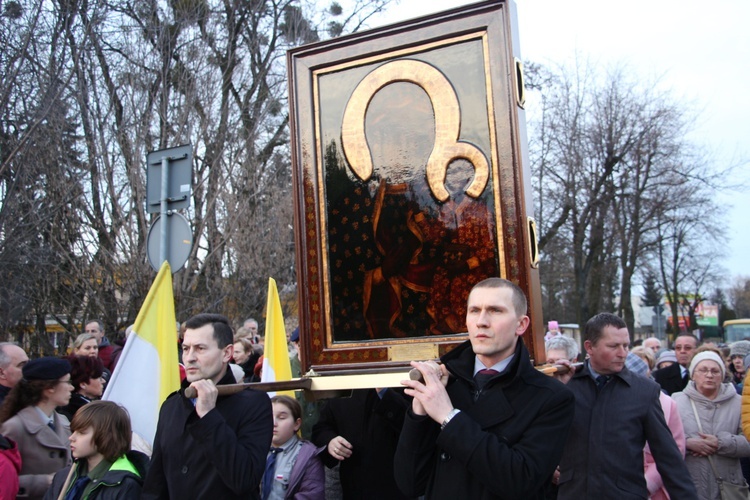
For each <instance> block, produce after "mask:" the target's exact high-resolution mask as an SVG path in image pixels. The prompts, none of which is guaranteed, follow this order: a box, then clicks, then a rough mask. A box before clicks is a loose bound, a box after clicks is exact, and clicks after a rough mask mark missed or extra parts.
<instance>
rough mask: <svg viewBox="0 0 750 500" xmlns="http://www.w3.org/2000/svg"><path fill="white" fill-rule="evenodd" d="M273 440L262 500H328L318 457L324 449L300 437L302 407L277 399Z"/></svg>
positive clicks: (278, 397)
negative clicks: (326, 499)
mask: <svg viewBox="0 0 750 500" xmlns="http://www.w3.org/2000/svg"><path fill="white" fill-rule="evenodd" d="M271 403H272V404H273V439H272V441H271V451H270V452H269V453H268V459H267V460H266V471H265V473H264V474H263V484H262V498H263V500H286V499H300V498H304V499H306V500H307V499H310V500H315V499H321V500H324V499H325V472H324V471H323V463H322V462H321V461H320V459H319V458H318V455H319V454H320V453H321V452H322V451H323V448H322V447H321V448H316V447H315V445H314V444H312V443H310V442H308V441H303V440H302V439H300V438H299V437H297V431H299V428H300V426H301V425H302V407H301V406H300V404H299V403H298V402H297V400H296V399H294V398H290V397H289V396H275V397H273V398H272V399H271Z"/></svg>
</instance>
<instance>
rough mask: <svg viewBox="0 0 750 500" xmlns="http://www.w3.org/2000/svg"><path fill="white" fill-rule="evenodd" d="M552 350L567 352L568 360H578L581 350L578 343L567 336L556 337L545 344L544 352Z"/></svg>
mask: <svg viewBox="0 0 750 500" xmlns="http://www.w3.org/2000/svg"><path fill="white" fill-rule="evenodd" d="M550 349H561V350H564V351H565V352H566V358H567V359H576V358H577V357H578V353H579V352H580V350H579V349H578V343H576V341H575V340H574V339H572V338H570V337H566V336H565V335H556V336H554V337H552V338H551V339H549V340H548V341H546V342H545V343H544V352H547V351H549V350H550Z"/></svg>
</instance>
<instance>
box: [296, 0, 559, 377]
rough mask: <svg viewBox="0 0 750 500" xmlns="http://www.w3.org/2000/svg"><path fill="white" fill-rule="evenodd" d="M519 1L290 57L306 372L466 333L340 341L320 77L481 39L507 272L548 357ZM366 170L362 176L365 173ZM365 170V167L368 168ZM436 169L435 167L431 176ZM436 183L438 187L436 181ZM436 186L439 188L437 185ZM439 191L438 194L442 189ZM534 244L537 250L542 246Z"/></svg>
mask: <svg viewBox="0 0 750 500" xmlns="http://www.w3.org/2000/svg"><path fill="white" fill-rule="evenodd" d="M514 9H515V5H514V4H513V3H512V2H506V1H497V0H493V1H487V2H483V3H479V4H475V5H470V6H467V7H462V8H459V9H454V10H452V11H447V12H444V13H440V14H435V15H432V16H428V17H425V18H420V19H416V20H413V21H408V22H404V23H400V24H397V25H393V26H390V27H385V28H380V29H377V30H373V31H369V32H364V33H360V34H355V35H350V36H346V37H342V38H338V39H334V40H330V41H326V42H321V43H316V44H312V45H308V46H304V47H300V48H297V49H293V50H291V51H290V52H289V54H288V68H289V94H290V99H289V101H290V125H291V132H292V134H291V136H292V137H291V139H292V165H293V181H294V190H295V193H296V199H295V236H296V246H297V262H296V264H297V276H298V290H299V292H298V295H299V305H300V307H299V311H300V328H301V332H302V335H301V358H302V363H303V366H302V368H303V371H307V370H309V369H313V370H315V371H316V372H331V373H345V372H347V371H351V370H354V371H360V370H361V371H368V370H379V369H384V368H389V367H395V366H403V365H405V364H407V363H408V360H409V359H412V358H414V359H418V358H427V357H434V356H438V355H441V354H443V353H445V352H447V351H448V350H450V349H451V348H453V347H455V346H456V345H457V344H458V343H460V342H463V341H464V340H465V339H466V336H465V335H457V336H456V335H452V336H446V337H434V336H425V337H413V338H408V339H385V340H379V341H371V340H368V341H363V342H334V341H333V335H332V331H331V328H332V326H331V325H332V321H331V320H332V315H333V314H335V311H331V307H330V300H329V299H330V297H329V290H330V288H329V282H328V276H329V273H330V272H332V271H331V269H330V267H329V265H328V260H327V243H326V238H327V234H326V231H325V228H326V225H325V213H326V199H325V196H324V192H323V188H322V183H323V166H322V162H323V150H322V149H323V145H322V142H323V141H322V139H321V131H320V126H319V116H318V103H319V98H320V96H319V95H318V91H319V90H318V85H317V82H318V79H319V78H320V77H321V76H322V75H326V74H329V73H332V72H341V71H346V70H347V69H349V68H356V67H358V66H362V65H365V64H372V63H378V62H382V63H387V62H388V61H391V60H396V59H404V58H406V57H409V55H410V54H419V53H422V52H424V51H427V50H432V49H435V48H439V47H444V46H449V45H451V44H456V43H462V42H465V41H467V40H479V41H481V46H482V51H483V64H484V68H483V72H484V75H485V80H486V87H487V106H486V108H487V119H488V122H489V124H490V142H491V144H490V149H491V151H490V152H489V153H490V154H489V155H488V156H489V158H488V160H489V164H490V166H489V169H490V170H491V175H490V179H489V186H488V187H489V188H491V190H492V194H493V198H494V206H495V222H496V224H495V227H496V228H497V233H498V234H497V241H498V242H500V243H499V244H498V245H497V255H498V259H499V269H500V274H501V276H502V277H504V278H506V279H509V280H511V281H513V282H515V283H517V284H518V285H519V286H521V288H522V289H523V290H524V291H525V292H526V294H527V296H528V297H529V309H530V310H529V315H530V317H531V320H532V321H531V327H530V328H529V330H528V331H527V333H526V334H525V336H524V340H525V341H526V343H527V346H528V347H529V349H530V351H531V352H532V353H533V356H534V357H535V358H537V359H541V356H543V354H544V343H543V340H542V337H543V325H542V316H541V298H540V295H541V294H540V288H539V278H538V271H537V269H536V268H535V266H534V265H533V264H534V260H535V256H534V255H532V253H531V249H530V248H529V247H532V246H533V241H532V240H533V237H534V235H533V234H529V231H530V229H529V224H528V222H527V216H530V215H531V210H532V208H531V207H532V205H531V201H530V198H529V196H530V182H529V171H528V159H527V153H526V134H525V117H524V110H523V108H522V107H521V106H520V105H519V101H518V99H517V96H519V95H522V91H523V89H522V88H518V86H519V85H522V83H521V84H519V79H517V78H516V76H517V74H518V72H517V61H518V54H517V52H518V43H517V37H515V36H514V35H515V33H514V29H515V12H514ZM358 175H359V174H358ZM365 175H366V172H365ZM428 175H429V174H428ZM430 188H431V189H432V185H431V186H430ZM433 192H434V193H436V191H433ZM436 196H437V197H439V196H438V195H437V193H436ZM534 251H535V249H534Z"/></svg>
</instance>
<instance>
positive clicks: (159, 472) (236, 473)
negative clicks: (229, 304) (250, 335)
mask: <svg viewBox="0 0 750 500" xmlns="http://www.w3.org/2000/svg"><path fill="white" fill-rule="evenodd" d="M186 326H187V330H186V331H185V338H184V339H183V342H182V361H183V363H184V365H185V372H186V375H187V379H186V380H185V382H183V388H182V389H181V390H180V391H178V392H175V393H173V394H172V395H170V396H169V397H168V398H167V400H166V401H164V404H163V405H162V408H161V411H160V413H159V424H158V426H157V428H156V437H155V439H154V453H153V456H152V459H151V466H150V468H149V472H148V474H147V476H146V481H145V483H144V485H143V495H142V497H141V498H146V499H150V498H216V499H219V498H221V499H222V500H223V499H232V498H237V499H240V498H241V499H253V498H254V499H257V498H260V493H259V485H260V482H261V478H262V477H263V471H264V469H265V463H266V455H267V454H268V450H269V448H270V446H271V437H272V435H273V415H272V412H271V402H270V399H269V398H268V396H267V395H266V394H265V393H262V392H257V391H253V390H250V389H246V390H243V391H240V392H238V393H235V394H232V395H228V396H219V395H218V389H217V387H216V386H217V385H222V384H234V383H235V379H234V376H233V375H232V372H231V370H228V369H227V365H228V364H229V360H230V359H232V354H233V351H234V346H233V343H232V337H233V335H232V328H231V327H230V326H229V320H228V319H227V318H225V317H224V316H221V315H218V314H199V315H197V316H193V317H192V318H190V319H189V320H188V321H187V323H186ZM188 385H189V386H190V387H193V388H194V389H195V390H196V391H197V397H196V398H194V399H188V398H187V397H185V394H184V391H185V388H186V387H187V386H188Z"/></svg>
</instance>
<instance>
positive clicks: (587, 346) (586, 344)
mask: <svg viewBox="0 0 750 500" xmlns="http://www.w3.org/2000/svg"><path fill="white" fill-rule="evenodd" d="M593 347H594V344H592V343H591V341H590V340H584V341H583V348H584V350H585V351H586V353H587V354H589V355H590V354H591V349H592V348H593Z"/></svg>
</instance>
